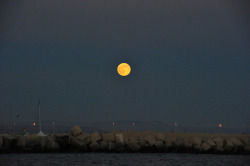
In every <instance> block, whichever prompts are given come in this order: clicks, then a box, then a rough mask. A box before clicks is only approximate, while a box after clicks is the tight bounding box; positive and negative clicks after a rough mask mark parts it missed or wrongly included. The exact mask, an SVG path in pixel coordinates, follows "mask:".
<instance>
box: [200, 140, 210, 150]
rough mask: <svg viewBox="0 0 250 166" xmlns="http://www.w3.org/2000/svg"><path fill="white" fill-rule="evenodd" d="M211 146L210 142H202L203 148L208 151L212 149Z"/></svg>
mask: <svg viewBox="0 0 250 166" xmlns="http://www.w3.org/2000/svg"><path fill="white" fill-rule="evenodd" d="M210 148H211V146H210V145H209V144H208V143H206V142H205V143H202V144H201V149H202V150H203V151H205V152H207V151H208V150H210Z"/></svg>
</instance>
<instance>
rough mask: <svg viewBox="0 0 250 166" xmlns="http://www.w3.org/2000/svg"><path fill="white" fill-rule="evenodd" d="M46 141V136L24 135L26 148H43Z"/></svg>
mask: <svg viewBox="0 0 250 166" xmlns="http://www.w3.org/2000/svg"><path fill="white" fill-rule="evenodd" d="M47 142H48V137H40V136H36V135H32V136H27V137H26V147H27V148H38V147H40V148H41V149H43V148H45V147H46V145H47Z"/></svg>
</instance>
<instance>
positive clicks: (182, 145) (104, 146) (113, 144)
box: [0, 126, 250, 154]
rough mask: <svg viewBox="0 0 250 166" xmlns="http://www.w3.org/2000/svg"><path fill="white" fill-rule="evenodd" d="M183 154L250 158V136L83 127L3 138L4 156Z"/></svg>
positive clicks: (0, 146) (0, 137)
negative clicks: (90, 130)
mask: <svg viewBox="0 0 250 166" xmlns="http://www.w3.org/2000/svg"><path fill="white" fill-rule="evenodd" d="M12 152H15V153H18V152H20V153H25V152H28V153H30V152H38V153H42V152H46V153H47V152H150V153H153V152H162V153H165V152H182V153H216V154H250V135H249V134H201V133H163V132H112V133H102V134H99V133H97V132H94V133H91V134H87V133H84V132H83V131H82V130H81V129H80V127H79V126H75V127H73V128H72V129H71V130H70V132H69V133H67V134H54V135H50V136H37V135H27V136H23V135H9V134H2V135H0V153H12Z"/></svg>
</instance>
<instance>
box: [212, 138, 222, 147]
mask: <svg viewBox="0 0 250 166" xmlns="http://www.w3.org/2000/svg"><path fill="white" fill-rule="evenodd" d="M213 141H214V142H215V144H216V147H219V148H223V145H224V143H223V139H222V138H220V137H218V138H214V139H213Z"/></svg>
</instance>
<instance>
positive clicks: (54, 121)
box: [52, 121, 55, 134]
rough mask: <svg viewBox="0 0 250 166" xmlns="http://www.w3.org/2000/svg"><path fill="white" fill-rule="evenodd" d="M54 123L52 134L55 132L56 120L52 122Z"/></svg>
mask: <svg viewBox="0 0 250 166" xmlns="http://www.w3.org/2000/svg"><path fill="white" fill-rule="evenodd" d="M52 124H53V130H52V134H54V129H55V121H53V122H52Z"/></svg>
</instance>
